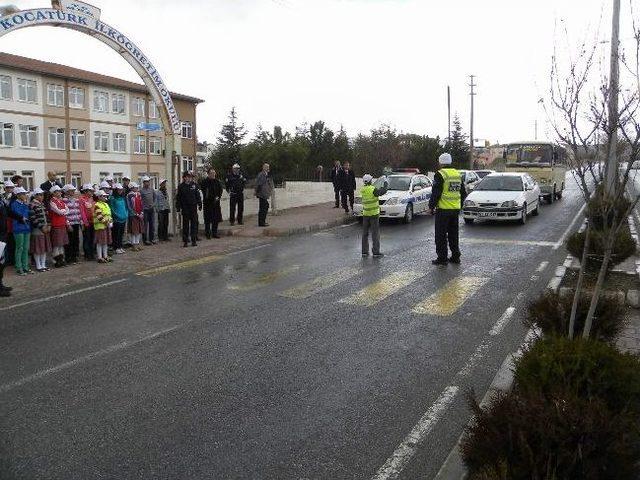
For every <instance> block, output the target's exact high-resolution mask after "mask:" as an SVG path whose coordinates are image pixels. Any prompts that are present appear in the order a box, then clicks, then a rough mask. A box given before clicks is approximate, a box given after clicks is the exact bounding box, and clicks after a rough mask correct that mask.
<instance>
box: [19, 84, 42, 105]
mask: <svg viewBox="0 0 640 480" xmlns="http://www.w3.org/2000/svg"><path fill="white" fill-rule="evenodd" d="M18 100H19V101H21V102H30V103H36V102H37V101H38V93H37V85H36V82H35V80H27V79H25V78H19V79H18Z"/></svg>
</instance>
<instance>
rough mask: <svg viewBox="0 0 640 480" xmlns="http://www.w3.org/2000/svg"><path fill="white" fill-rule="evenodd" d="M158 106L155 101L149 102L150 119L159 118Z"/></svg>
mask: <svg viewBox="0 0 640 480" xmlns="http://www.w3.org/2000/svg"><path fill="white" fill-rule="evenodd" d="M158 117H159V115H158V105H156V102H154V101H153V100H149V118H158Z"/></svg>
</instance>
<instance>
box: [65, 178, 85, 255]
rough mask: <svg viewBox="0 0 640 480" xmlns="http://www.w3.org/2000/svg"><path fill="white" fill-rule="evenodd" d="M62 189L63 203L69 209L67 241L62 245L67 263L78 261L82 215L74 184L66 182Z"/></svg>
mask: <svg viewBox="0 0 640 480" xmlns="http://www.w3.org/2000/svg"><path fill="white" fill-rule="evenodd" d="M62 190H63V191H64V198H63V199H62V200H63V201H64V204H65V205H66V206H67V208H68V209H69V214H68V215H67V222H68V223H69V228H68V232H69V243H68V244H67V245H66V246H65V247H64V258H65V261H66V262H67V263H73V264H76V263H78V258H79V257H80V228H81V225H82V215H81V212H80V200H79V199H78V197H77V190H76V187H75V186H74V185H71V184H68V185H65V186H64V187H62Z"/></svg>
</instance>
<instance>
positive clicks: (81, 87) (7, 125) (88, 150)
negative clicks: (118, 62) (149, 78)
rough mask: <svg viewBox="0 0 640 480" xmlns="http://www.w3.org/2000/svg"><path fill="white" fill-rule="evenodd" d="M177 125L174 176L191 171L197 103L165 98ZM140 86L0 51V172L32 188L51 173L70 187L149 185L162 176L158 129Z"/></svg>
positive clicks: (161, 137) (153, 107)
mask: <svg viewBox="0 0 640 480" xmlns="http://www.w3.org/2000/svg"><path fill="white" fill-rule="evenodd" d="M171 95H172V98H173V101H174V104H175V107H176V109H177V111H178V114H179V116H180V120H181V124H182V134H181V137H182V145H181V147H182V157H181V158H180V164H179V166H178V167H177V168H176V172H175V174H176V175H178V173H179V172H178V171H177V170H180V172H181V171H184V170H194V168H195V158H196V145H197V136H196V107H197V106H198V104H199V103H202V100H200V99H198V98H194V97H190V96H187V95H181V94H177V93H172V94H171ZM140 122H145V123H152V124H153V123H158V124H160V123H161V120H160V115H159V111H158V106H157V105H156V104H155V102H154V101H153V100H152V98H151V96H150V95H149V92H148V90H147V88H146V87H145V86H144V85H143V84H137V83H133V82H128V81H126V80H121V79H119V78H114V77H109V76H106V75H100V74H97V73H92V72H88V71H85V70H80V69H77V68H72V67H67V66H64V65H59V64H55V63H49V62H43V61H40V60H34V59H31V58H26V57H21V56H16V55H10V54H7V53H0V171H1V174H2V179H3V180H6V179H8V178H10V177H11V176H13V175H15V174H20V175H22V176H23V177H24V178H25V179H26V182H25V183H26V186H27V187H28V188H29V189H33V188H34V187H35V186H38V185H40V183H42V182H44V181H45V180H46V173H47V172H48V171H54V172H56V174H57V175H58V177H59V178H60V179H63V178H64V182H66V183H73V184H74V185H76V186H79V185H81V184H82V183H89V182H97V181H100V180H102V179H104V178H105V177H106V176H108V175H111V176H113V177H114V179H116V180H117V181H119V180H120V179H121V178H122V177H123V176H125V175H126V176H129V177H131V178H132V179H133V180H138V179H139V178H140V177H142V176H144V175H149V176H150V177H152V178H153V180H154V183H157V181H158V179H159V178H160V177H166V176H167V172H165V163H164V158H163V153H164V148H165V135H164V132H163V130H160V131H145V130H138V129H137V125H138V123H140Z"/></svg>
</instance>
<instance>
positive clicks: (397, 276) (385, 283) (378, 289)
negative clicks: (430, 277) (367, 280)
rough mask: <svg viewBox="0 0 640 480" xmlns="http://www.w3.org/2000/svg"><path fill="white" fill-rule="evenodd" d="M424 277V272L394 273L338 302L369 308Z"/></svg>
mask: <svg viewBox="0 0 640 480" xmlns="http://www.w3.org/2000/svg"><path fill="white" fill-rule="evenodd" d="M422 276H424V272H414V271H405V272H395V273H392V274H391V275H388V276H387V277H385V278H383V279H382V280H380V281H378V282H376V283H373V284H371V285H369V286H368V287H365V288H363V289H362V290H360V291H359V292H356V293H354V294H353V295H350V296H348V297H346V298H343V299H341V300H340V302H341V303H346V304H349V305H360V306H363V307H370V306H372V305H375V304H376V303H378V302H380V301H382V300H384V299H385V298H387V297H389V296H390V295H393V294H394V293H396V292H397V291H398V290H400V289H402V288H404V287H406V286H407V285H409V284H411V283H413V282H414V281H416V280H417V279H418V278H420V277H422Z"/></svg>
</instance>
